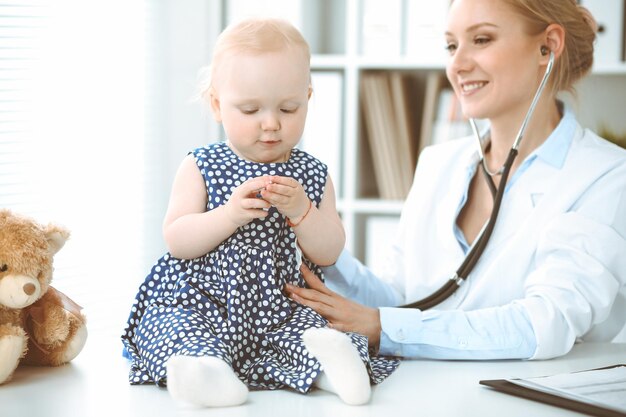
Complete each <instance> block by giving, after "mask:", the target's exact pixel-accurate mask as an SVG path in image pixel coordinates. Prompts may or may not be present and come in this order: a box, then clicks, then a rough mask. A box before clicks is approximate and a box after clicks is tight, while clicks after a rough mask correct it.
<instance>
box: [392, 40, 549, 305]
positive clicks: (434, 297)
mask: <svg viewBox="0 0 626 417" xmlns="http://www.w3.org/2000/svg"><path fill="white" fill-rule="evenodd" d="M553 66H554V52H550V60H549V61H548V65H547V66H546V71H545V73H544V75H543V78H542V79H541V82H540V83H539V86H538V87H537V91H536V92H535V95H534V97H533V100H532V102H531V104H530V106H529V107H528V111H527V112H526V116H525V117H524V121H523V122H522V125H521V127H520V129H519V132H518V133H517V136H516V138H515V141H514V142H513V146H512V147H511V150H510V151H509V155H508V156H507V159H506V161H505V163H504V165H503V168H504V169H503V171H502V174H501V178H500V184H499V186H497V187H496V185H495V183H494V182H493V178H491V174H490V173H489V172H488V171H487V167H486V166H485V163H484V160H485V156H484V154H483V140H482V137H481V135H480V132H479V131H478V128H477V127H476V122H475V121H474V119H470V125H471V127H472V131H473V133H474V136H475V137H476V139H477V140H478V149H479V153H480V162H479V164H480V165H481V167H482V171H483V174H484V176H485V179H486V181H487V185H488V186H489V191H490V192H491V195H492V196H493V199H494V201H493V209H492V210H491V215H490V216H489V219H488V220H487V222H486V223H485V225H483V227H482V229H481V231H480V233H479V235H478V237H477V238H476V239H475V241H474V244H473V245H472V246H471V247H470V250H469V251H468V253H467V255H466V256H465V259H464V260H463V262H462V263H461V265H460V266H459V268H458V269H457V270H456V273H455V274H454V276H453V277H452V278H450V279H449V280H448V281H446V282H445V283H444V284H443V285H442V286H441V287H440V288H439V289H438V290H437V291H435V292H434V293H432V294H431V295H429V296H428V297H425V298H422V299H421V300H418V301H415V302H413V303H409V304H405V305H402V306H400V307H402V308H418V309H420V310H427V309H430V308H432V307H434V306H436V305H438V304H441V303H442V302H443V301H445V300H446V299H448V298H449V297H450V296H452V294H454V293H455V292H456V290H457V289H458V288H459V287H460V286H461V285H462V284H463V283H464V282H465V280H466V279H467V278H468V277H469V274H470V273H471V272H472V270H473V269H474V267H475V266H476V264H477V263H478V261H479V259H480V257H481V256H482V254H483V253H484V251H485V249H486V248H487V244H488V243H489V240H490V238H491V235H492V233H493V231H494V229H495V226H496V221H497V219H498V214H499V213H500V206H501V204H502V198H503V197H504V191H505V189H506V184H507V181H508V177H509V174H510V172H511V168H512V167H513V161H515V158H516V157H517V154H518V149H519V145H520V143H521V140H522V137H523V136H524V132H525V131H526V127H527V125H528V122H529V120H530V118H531V117H532V115H533V113H534V112H535V107H537V103H538V102H539V97H540V96H541V94H542V93H543V90H544V89H545V86H546V83H547V81H548V78H549V76H550V73H551V72H552V67H553Z"/></svg>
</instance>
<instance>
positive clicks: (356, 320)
mask: <svg viewBox="0 0 626 417" xmlns="http://www.w3.org/2000/svg"><path fill="white" fill-rule="evenodd" d="M300 270H301V271H302V275H303V276H304V280H305V281H306V283H307V284H308V286H309V287H310V288H300V287H296V286H294V285H291V284H286V286H285V292H286V293H287V296H288V297H289V298H291V299H292V300H294V301H296V302H298V303H300V304H303V305H305V306H308V307H311V308H312V309H313V310H315V311H316V312H317V313H319V314H320V315H321V316H322V317H324V318H325V319H326V320H328V322H329V327H331V328H333V329H336V330H339V331H342V332H355V333H359V334H362V335H364V336H367V338H368V340H369V345H370V346H371V347H375V348H378V345H379V343H380V332H381V331H382V328H381V324H380V313H379V311H378V309H377V308H371V307H367V306H364V305H362V304H359V303H356V302H354V301H351V300H349V299H347V298H345V297H342V296H341V295H339V294H337V293H335V292H333V291H331V290H329V289H328V287H326V285H324V283H323V282H322V281H320V279H319V278H318V277H317V276H316V275H315V274H313V272H311V271H310V270H309V269H308V268H307V267H306V266H305V265H302V266H301V268H300Z"/></svg>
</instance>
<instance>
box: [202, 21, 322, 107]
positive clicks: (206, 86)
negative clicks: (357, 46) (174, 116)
mask: <svg viewBox="0 0 626 417" xmlns="http://www.w3.org/2000/svg"><path fill="white" fill-rule="evenodd" d="M284 50H287V51H294V52H296V54H298V55H301V57H302V59H303V61H305V62H306V66H307V67H308V66H309V65H310V61H311V51H310V48H309V44H308V43H307V41H306V40H305V39H304V37H303V36H302V34H301V33H300V31H298V29H296V28H295V27H294V26H293V25H292V24H291V23H289V22H287V21H286V20H282V19H275V18H251V19H245V20H242V21H240V22H238V23H234V24H231V25H230V26H228V27H227V28H226V29H224V31H223V32H222V33H221V34H220V35H219V36H218V38H217V41H216V43H215V48H214V50H213V58H212V60H211V64H210V65H209V66H208V67H206V68H203V69H202V70H201V79H200V91H199V95H200V97H201V98H204V99H205V100H210V97H211V95H212V94H214V92H215V85H216V84H217V83H218V82H219V79H220V75H221V74H220V65H221V64H222V62H223V61H224V60H225V59H226V58H227V57H230V56H234V55H237V54H255V55H256V54H263V53H268V52H276V51H284ZM250 70H251V71H254V68H251V69H250Z"/></svg>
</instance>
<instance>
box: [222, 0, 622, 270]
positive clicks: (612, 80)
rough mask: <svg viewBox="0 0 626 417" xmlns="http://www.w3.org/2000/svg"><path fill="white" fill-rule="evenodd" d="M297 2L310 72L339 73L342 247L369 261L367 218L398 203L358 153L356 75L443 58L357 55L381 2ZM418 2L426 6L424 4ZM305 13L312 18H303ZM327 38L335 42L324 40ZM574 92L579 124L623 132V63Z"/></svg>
mask: <svg viewBox="0 0 626 417" xmlns="http://www.w3.org/2000/svg"><path fill="white" fill-rule="evenodd" d="M231 1H232V0H231ZM240 1H241V0H237V2H240ZM292 1H295V0H292ZM300 1H301V3H300V5H301V9H302V13H303V14H305V16H303V17H302V19H301V20H300V21H301V22H306V24H304V23H302V24H301V25H300V29H301V30H302V31H303V33H304V35H305V37H306V38H307V40H308V41H309V43H310V44H311V46H312V54H313V55H312V60H311V67H312V71H313V72H314V73H315V72H318V71H336V72H339V73H341V74H342V77H343V92H342V94H343V96H342V97H341V100H342V105H343V110H342V120H343V123H342V128H341V129H342V133H341V136H342V138H341V144H340V146H339V149H340V152H341V157H340V161H341V178H334V181H335V185H336V188H337V191H338V196H337V205H338V210H339V212H340V214H341V217H342V220H343V223H344V226H345V229H346V235H347V242H346V247H347V248H348V249H349V250H350V251H351V252H352V253H353V254H355V255H356V256H357V257H358V258H359V259H361V260H362V261H365V262H366V264H367V263H370V261H371V260H368V259H365V254H366V252H367V245H368V243H367V242H366V238H367V231H366V230H365V228H366V227H367V221H368V219H370V218H371V217H377V216H381V217H396V218H397V217H399V215H400V212H401V209H402V205H403V201H402V200H383V199H380V198H378V197H377V195H375V194H374V193H372V187H371V182H372V181H373V167H372V166H371V163H372V162H371V157H369V158H368V157H367V155H364V153H365V152H366V151H367V144H366V142H367V140H366V139H365V137H364V134H363V129H362V127H361V126H362V124H361V123H362V120H361V117H362V116H361V111H360V103H359V99H360V93H361V91H360V88H359V86H360V81H361V77H362V75H363V74H364V73H365V72H368V71H402V72H415V73H426V72H429V71H436V72H439V73H441V74H442V75H443V74H445V62H444V61H445V58H444V59H439V60H432V61H430V62H425V61H423V60H418V59H416V58H415V57H413V56H411V55H410V54H406V53H405V52H406V42H404V41H402V42H401V44H402V47H401V52H400V53H398V54H396V55H389V54H381V55H379V56H377V55H375V54H373V55H364V54H362V53H361V50H362V49H363V48H362V44H361V43H362V42H361V41H362V40H361V29H362V25H363V22H362V18H363V7H364V5H365V4H366V2H368V1H369V2H370V3H371V2H372V1H374V2H376V1H379V2H380V3H381V4H386V0H300ZM395 1H399V2H400V3H401V5H402V8H403V10H404V11H406V7H407V4H408V2H411V1H415V0H395ZM224 2H225V3H224V5H223V8H224V10H228V3H229V1H228V0H224ZM424 5H425V7H429V6H428V3H426V2H425V3H424ZM311 10H314V12H311ZM227 15H228V13H224V21H227V17H226V16H227ZM307 16H312V18H311V19H308V20H307ZM330 16H332V18H330ZM401 20H402V17H399V23H398V24H399V25H401V26H402V30H403V31H405V30H406V27H407V24H405V23H402V22H401ZM311 21H313V23H311ZM295 23H298V22H295ZM442 38H443V36H442ZM329 39H335V41H333V42H329ZM442 46H443V40H442ZM314 87H315V86H314ZM577 91H578V94H577V99H574V100H572V102H573V104H572V106H573V108H574V111H575V112H576V113H577V114H578V116H579V119H580V121H581V124H583V126H585V127H589V128H591V129H594V130H595V129H598V127H599V126H600V125H602V124H606V125H608V126H609V127H610V128H611V129H612V130H614V131H618V132H620V133H622V134H624V133H625V132H626V118H624V117H623V109H624V107H625V105H626V99H625V97H626V63H615V64H611V65H603V64H601V63H600V64H598V65H597V66H596V67H595V68H594V71H593V74H592V75H591V76H590V77H588V78H587V79H586V80H584V82H583V83H582V84H581V85H580V87H579V88H577ZM364 165H365V166H364Z"/></svg>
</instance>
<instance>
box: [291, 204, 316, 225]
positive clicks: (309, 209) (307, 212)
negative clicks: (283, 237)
mask: <svg viewBox="0 0 626 417" xmlns="http://www.w3.org/2000/svg"><path fill="white" fill-rule="evenodd" d="M311 207H313V202H312V201H311V200H309V208H308V209H306V212H305V213H304V216H302V217H301V218H300V220H299V221H297V222H296V223H294V222H292V221H291V220H289V217H287V224H288V225H289V227H296V226H297V225H299V224H300V223H302V220H304V219H305V218H306V216H307V215H308V214H309V212H310V211H311Z"/></svg>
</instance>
